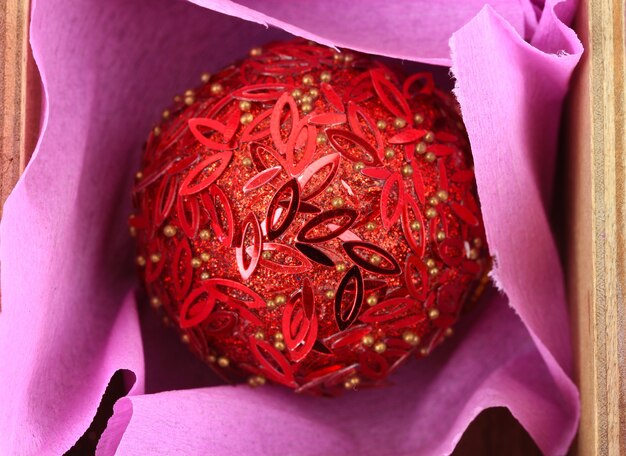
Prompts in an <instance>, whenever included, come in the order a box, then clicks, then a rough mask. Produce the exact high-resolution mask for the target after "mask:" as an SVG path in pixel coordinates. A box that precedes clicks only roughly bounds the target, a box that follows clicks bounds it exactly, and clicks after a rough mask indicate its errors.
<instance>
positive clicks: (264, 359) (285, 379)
mask: <svg viewBox="0 0 626 456" xmlns="http://www.w3.org/2000/svg"><path fill="white" fill-rule="evenodd" d="M248 341H249V344H250V350H251V352H252V355H253V356H254V358H255V359H256V360H257V362H258V363H259V364H260V366H261V371H262V372H263V374H265V376H267V378H269V379H271V380H273V381H275V382H277V383H280V384H283V385H286V386H289V387H291V388H295V387H296V386H297V384H296V382H295V380H294V377H293V372H292V371H291V366H290V364H289V361H288V360H287V358H285V355H283V354H282V353H281V352H280V351H278V350H277V349H276V348H274V346H272V345H271V344H270V343H269V342H267V341H266V340H257V339H255V338H254V336H250V338H249V339H248Z"/></svg>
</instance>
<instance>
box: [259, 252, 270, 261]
mask: <svg viewBox="0 0 626 456" xmlns="http://www.w3.org/2000/svg"><path fill="white" fill-rule="evenodd" d="M261 258H263V259H264V260H269V259H270V258H272V252H270V251H269V250H264V251H263V253H262V254H261Z"/></svg>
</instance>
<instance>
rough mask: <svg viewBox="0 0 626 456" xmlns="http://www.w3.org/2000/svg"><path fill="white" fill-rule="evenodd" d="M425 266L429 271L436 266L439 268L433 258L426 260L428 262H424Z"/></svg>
mask: <svg viewBox="0 0 626 456" xmlns="http://www.w3.org/2000/svg"><path fill="white" fill-rule="evenodd" d="M424 264H425V265H426V267H427V268H428V269H432V268H434V267H435V266H437V264H436V263H435V260H433V259H432V258H426V260H424Z"/></svg>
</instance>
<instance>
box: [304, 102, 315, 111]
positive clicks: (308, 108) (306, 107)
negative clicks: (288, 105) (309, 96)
mask: <svg viewBox="0 0 626 456" xmlns="http://www.w3.org/2000/svg"><path fill="white" fill-rule="evenodd" d="M311 111H313V105H312V104H311V103H302V112H311Z"/></svg>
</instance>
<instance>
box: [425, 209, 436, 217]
mask: <svg viewBox="0 0 626 456" xmlns="http://www.w3.org/2000/svg"><path fill="white" fill-rule="evenodd" d="M426 217H428V218H429V219H431V218H435V217H437V210H436V209H435V208H434V207H429V208H428V209H426Z"/></svg>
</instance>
